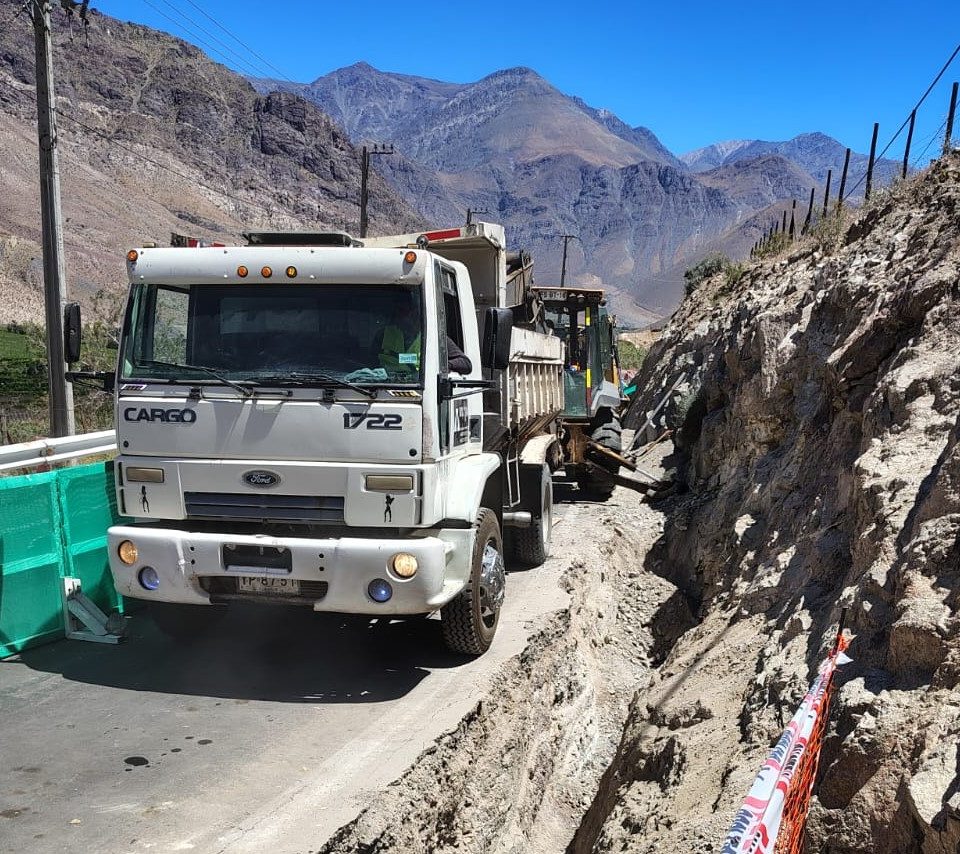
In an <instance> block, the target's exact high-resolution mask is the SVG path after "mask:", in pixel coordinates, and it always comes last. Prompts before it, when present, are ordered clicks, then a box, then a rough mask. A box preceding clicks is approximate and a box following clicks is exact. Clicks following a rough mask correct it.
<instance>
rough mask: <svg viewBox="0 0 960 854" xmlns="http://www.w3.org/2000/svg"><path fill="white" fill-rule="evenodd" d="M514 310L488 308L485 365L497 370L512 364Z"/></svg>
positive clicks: (484, 337) (484, 330) (485, 332)
mask: <svg viewBox="0 0 960 854" xmlns="http://www.w3.org/2000/svg"><path fill="white" fill-rule="evenodd" d="M511 332H513V312H512V311H511V310H510V309H509V308H488V309H487V316H486V318H485V322H484V324H483V367H485V368H492V369H494V370H497V371H502V370H504V369H505V368H506V367H507V366H508V365H509V364H510V333H511Z"/></svg>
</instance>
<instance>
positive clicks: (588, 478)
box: [577, 409, 623, 500]
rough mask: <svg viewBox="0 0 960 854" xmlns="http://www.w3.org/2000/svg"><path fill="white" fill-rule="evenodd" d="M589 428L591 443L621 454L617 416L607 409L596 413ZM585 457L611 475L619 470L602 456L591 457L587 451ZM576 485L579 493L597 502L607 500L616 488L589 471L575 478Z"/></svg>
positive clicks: (599, 475)
mask: <svg viewBox="0 0 960 854" xmlns="http://www.w3.org/2000/svg"><path fill="white" fill-rule="evenodd" d="M590 426H591V430H590V439H591V440H592V441H594V442H596V443H597V444H598V445H602V446H603V447H604V448H607V449H608V450H611V451H615V452H616V453H618V454H620V453H623V441H622V439H621V436H620V416H619V415H617V414H616V413H615V412H612V411H611V410H609V409H605V410H601V411H600V412H598V413H597V417H596V418H595V419H594V421H593V423H592V424H591V425H590ZM587 457H588V458H589V459H590V461H591V462H592V463H593V464H594V465H597V466H599V467H600V468H602V469H605V470H606V471H608V472H610V473H611V474H616V473H617V472H618V471H619V470H620V467H619V466H618V465H617V464H616V463H615V462H613V461H612V460H610V459H609V458H607V457H605V456H603V455H602V454H593V455H591V454H590V452H589V451H588V452H587ZM577 483H578V484H579V486H580V491H581V492H584V493H586V495H587V496H588V497H590V498H594V499H597V500H606V499H607V498H609V497H610V496H611V495H613V490H614V487H615V486H616V484H615V483H614V482H613V481H612V480H610V479H608V478H605V477H604V476H603V475H602V474H597V473H595V472H591V471H590V470H589V469H588V470H586V471H583V472H582V473H581V474H580V476H579V477H578V478H577Z"/></svg>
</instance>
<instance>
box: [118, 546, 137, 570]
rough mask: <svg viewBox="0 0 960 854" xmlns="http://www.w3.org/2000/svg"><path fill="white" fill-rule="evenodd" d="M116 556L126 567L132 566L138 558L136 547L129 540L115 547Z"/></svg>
mask: <svg viewBox="0 0 960 854" xmlns="http://www.w3.org/2000/svg"><path fill="white" fill-rule="evenodd" d="M117 555H118V556H119V558H120V560H122V561H123V562H124V563H125V564H126V565H127V566H133V565H134V564H135V563H136V562H137V558H138V557H140V553H139V552H138V551H137V547H136V546H135V545H134V544H133V543H132V542H130V540H124V541H123V542H122V543H120V545H119V546H117Z"/></svg>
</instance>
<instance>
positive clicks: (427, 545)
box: [108, 525, 473, 615]
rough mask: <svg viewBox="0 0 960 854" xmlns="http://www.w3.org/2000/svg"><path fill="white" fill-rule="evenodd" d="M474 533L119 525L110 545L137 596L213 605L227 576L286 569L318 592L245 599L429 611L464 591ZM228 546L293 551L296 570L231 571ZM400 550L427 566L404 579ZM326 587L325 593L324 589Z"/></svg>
mask: <svg viewBox="0 0 960 854" xmlns="http://www.w3.org/2000/svg"><path fill="white" fill-rule="evenodd" d="M472 534H473V532H472V531H468V530H464V531H459V530H449V531H447V530H444V531H438V532H434V535H432V536H425V537H417V538H411V539H373V538H361V537H332V538H327V539H320V538H317V539H308V538H298V537H272V536H266V535H232V534H225V533H196V532H191V531H183V530H176V529H169V528H147V527H141V526H134V525H117V526H114V527H112V528H110V530H109V532H108V545H109V554H110V569H111V571H112V573H113V581H114V584H115V586H116V588H117V591H118V592H119V593H120V594H122V595H124V596H129V597H132V598H135V599H145V600H148V601H157V602H179V603H183V604H194V605H205V604H210V602H211V599H214V600H216V599H217V598H218V596H217V594H216V591H218V590H222V589H224V586H225V585H230V584H232V582H231V581H226V580H227V579H234V580H235V579H237V578H238V577H239V576H252V577H276V576H278V575H282V577H284V578H288V579H295V580H297V581H299V582H311V583H306V584H304V583H301V584H300V587H301V589H303V590H305V591H314V593H306V594H303V595H301V596H300V597H289V599H286V600H285V597H283V596H276V597H274V596H269V597H268V596H263V595H261V594H241V595H240V596H238V597H237V598H241V597H242V598H243V599H245V600H249V601H257V600H258V599H270V601H289V603H290V604H309V605H312V607H313V609H314V610H316V611H333V612H339V613H346V614H371V615H378V614H383V615H390V614H425V613H429V612H431V611H435V610H437V609H438V608H440V607H441V606H442V605H444V604H446V603H447V602H448V601H449V600H450V599H452V598H453V597H454V596H456V594H457V593H459V592H460V590H461V589H463V586H464V584H465V583H466V580H467V578H468V576H469V556H470V554H471V549H472V542H471V541H470V538H471V536H472ZM123 540H131V541H132V542H133V543H134V544H135V545H136V547H137V552H138V558H137V561H136V562H135V563H134V564H133V565H132V566H127V565H126V564H124V563H122V562H121V561H120V559H119V557H118V555H117V548H118V546H119V545H120V543H121V542H122V541H123ZM228 545H232V546H238V547H242V546H264V547H267V548H285V549H289V551H290V556H291V568H290V570H289V572H285V571H277V572H274V571H271V572H270V573H269V574H265V572H264V571H258V570H255V569H252V568H249V567H245V568H242V569H240V568H230V569H227V567H226V565H225V559H224V555H225V554H226V552H225V549H224V547H225V546H228ZM397 552H406V553H408V554H412V555H413V556H414V557H416V559H417V563H418V564H419V568H418V570H417V573H416V575H414V576H413V578H410V579H402V578H399V577H398V576H396V575H395V574H394V573H393V571H392V569H391V567H390V566H389V562H390V559H391V558H392V557H393V555H395V554H396V553H397ZM145 566H151V567H153V568H154V569H155V570H156V572H157V575H158V577H159V580H160V584H159V586H158V587H157V589H156V590H147V589H145V588H144V587H143V586H142V585H141V584H140V582H139V580H138V578H139V573H140V571H141V570H142V569H143V568H144V567H145ZM378 578H379V579H384V580H386V581H389V582H390V585H391V586H392V588H393V596H392V597H391V598H390V600H388V601H387V602H383V603H381V602H376V601H374V600H373V599H372V598H370V596H369V595H368V593H367V587H368V585H369V583H370V582H371V581H373V580H374V579H378ZM321 589H322V593H320V592H317V591H319V590H321ZM210 591H213V593H211V592H210ZM228 598H232V597H228Z"/></svg>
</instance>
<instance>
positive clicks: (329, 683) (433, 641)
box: [0, 604, 469, 704]
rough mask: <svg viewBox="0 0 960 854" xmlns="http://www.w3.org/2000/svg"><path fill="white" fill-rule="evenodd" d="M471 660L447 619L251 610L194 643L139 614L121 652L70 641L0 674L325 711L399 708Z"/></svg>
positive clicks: (26, 656) (238, 610)
mask: <svg viewBox="0 0 960 854" xmlns="http://www.w3.org/2000/svg"><path fill="white" fill-rule="evenodd" d="M468 660H469V659H465V658H463V657H461V656H456V655H453V654H452V653H449V652H447V651H446V650H445V649H444V646H443V640H442V638H441V636H440V623H439V621H438V620H433V619H431V620H427V619H412V620H406V621H394V622H387V621H383V620H376V621H370V620H360V619H357V618H345V617H342V616H337V615H329V614H316V613H314V612H313V611H309V610H306V609H303V610H301V609H299V608H296V609H294V608H283V607H276V608H274V607H270V606H250V605H242V604H241V605H233V606H231V608H230V613H228V614H227V615H226V616H225V617H224V619H223V620H222V621H221V622H220V623H218V625H217V627H216V630H215V631H214V632H212V633H211V634H210V635H208V636H206V637H203V638H200V639H196V640H192V641H190V642H189V643H187V642H183V641H173V640H171V639H170V638H168V637H167V636H165V635H163V634H162V633H161V632H160V631H159V629H157V627H156V626H155V625H154V623H153V621H152V620H151V619H150V617H149V616H148V615H147V614H145V613H138V614H136V615H134V616H133V617H131V618H130V620H129V623H128V637H127V640H126V642H125V643H123V644H121V645H119V646H106V645H99V644H94V643H83V642H73V641H64V642H61V643H55V644H50V645H47V646H43V647H39V648H37V649H32V650H28V651H26V652H23V653H21V654H20V655H19V656H18V657H16V658H14V659H10V660H8V661H6V662H0V667H2V666H15V665H16V664H18V663H22V664H24V665H26V666H27V667H29V668H31V669H33V670H38V671H44V672H49V673H59V674H61V675H62V676H63V677H64V678H66V679H70V680H73V681H76V682H85V683H91V684H97V685H106V686H110V687H114V688H123V689H127V690H131V691H151V692H159V693H167V694H186V695H194V696H205V697H218V698H230V699H237V700H273V701H280V702H290V703H317V704H323V703H376V702H381V701H384V700H391V699H395V698H397V697H401V696H403V695H404V694H406V693H408V692H409V691H411V690H412V689H413V688H414V687H415V686H416V685H417V684H418V683H419V682H420V681H421V680H422V679H424V678H425V677H426V676H427V675H428V673H429V671H428V668H446V667H456V666H458V665H462V664H465V663H466V662H467V661H468Z"/></svg>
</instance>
